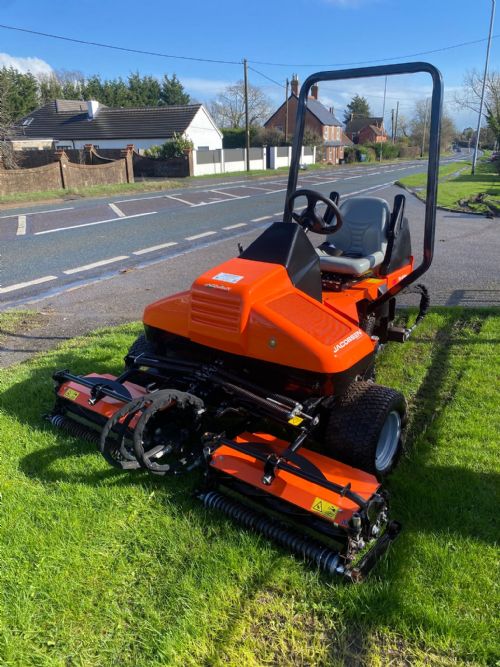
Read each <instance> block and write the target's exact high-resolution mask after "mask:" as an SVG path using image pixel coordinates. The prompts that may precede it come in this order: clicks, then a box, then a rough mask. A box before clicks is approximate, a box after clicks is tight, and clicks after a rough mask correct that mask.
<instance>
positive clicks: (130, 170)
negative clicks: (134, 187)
mask: <svg viewBox="0 0 500 667" xmlns="http://www.w3.org/2000/svg"><path fill="white" fill-rule="evenodd" d="M133 152H134V144H127V147H126V148H123V149H122V151H121V156H122V159H123V160H125V179H126V183H133V182H134V161H133V158H132V155H133Z"/></svg>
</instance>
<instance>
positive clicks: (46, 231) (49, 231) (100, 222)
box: [34, 211, 157, 236]
mask: <svg viewBox="0 0 500 667" xmlns="http://www.w3.org/2000/svg"><path fill="white" fill-rule="evenodd" d="M156 213H157V211H148V212H147V213H135V214H134V215H126V216H124V217H123V218H108V219H107V220H97V221H96V222H84V223H82V224H81V225H69V226H68V227H56V228H55V229H44V230H43V232H35V234H34V236H40V235H41V234H53V233H54V232H65V231H66V230H67V229H80V227H93V226H94V225H104V224H106V223H108V222H116V221H117V220H120V221H121V220H130V219H131V218H142V216H144V215H156Z"/></svg>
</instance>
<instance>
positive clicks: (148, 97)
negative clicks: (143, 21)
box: [0, 67, 191, 125]
mask: <svg viewBox="0 0 500 667" xmlns="http://www.w3.org/2000/svg"><path fill="white" fill-rule="evenodd" d="M54 99H66V100H98V101H99V102H100V103H101V104H105V105H106V106H110V107H142V106H149V107H157V106H170V105H178V104H190V103H191V98H190V96H189V94H188V93H187V92H186V91H185V90H184V87H183V85H182V83H181V82H180V81H179V79H178V78H177V76H176V75H175V74H172V76H169V75H168V74H164V75H163V77H162V78H161V79H157V78H156V77H154V76H150V75H148V74H146V75H141V74H139V72H132V73H131V74H129V76H128V77H127V78H126V79H123V78H122V77H118V78H116V79H103V78H102V77H101V76H100V75H98V74H94V75H92V76H89V77H86V76H84V75H83V74H82V73H81V72H69V71H62V72H57V73H53V74H49V75H39V76H34V75H33V74H32V73H31V72H27V73H22V72H19V71H18V70H16V69H14V68H13V67H3V68H1V69H0V124H2V125H9V124H10V123H13V122H15V121H17V120H19V118H22V117H23V116H26V115H27V114H29V113H31V112H32V111H34V109H37V108H38V107H40V106H42V105H44V104H46V103H47V102H49V101H50V100H54Z"/></svg>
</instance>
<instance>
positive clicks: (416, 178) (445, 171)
mask: <svg viewBox="0 0 500 667" xmlns="http://www.w3.org/2000/svg"><path fill="white" fill-rule="evenodd" d="M468 165H469V163H465V164H464V162H451V163H450V164H445V165H443V166H441V167H439V180H440V182H441V179H443V178H446V177H449V176H451V175H452V174H455V173H457V172H458V171H461V170H463V169H467V168H469V169H470V166H469V167H468ZM399 182H401V183H403V184H404V185H406V186H407V187H409V188H425V186H426V185H427V172H422V173H421V174H412V175H411V176H405V178H401V179H400V181H399Z"/></svg>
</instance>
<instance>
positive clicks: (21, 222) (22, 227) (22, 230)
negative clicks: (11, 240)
mask: <svg viewBox="0 0 500 667" xmlns="http://www.w3.org/2000/svg"><path fill="white" fill-rule="evenodd" d="M25 234H26V216H25V215H18V216H17V232H16V236H24V235H25Z"/></svg>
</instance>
